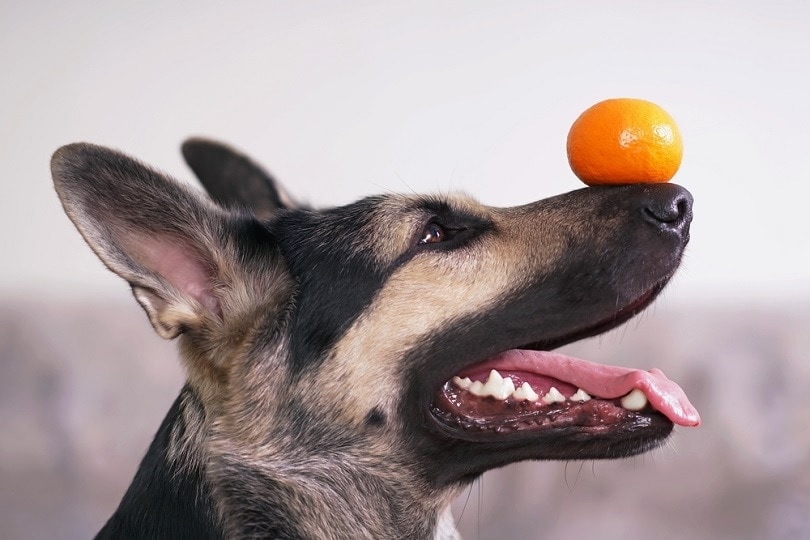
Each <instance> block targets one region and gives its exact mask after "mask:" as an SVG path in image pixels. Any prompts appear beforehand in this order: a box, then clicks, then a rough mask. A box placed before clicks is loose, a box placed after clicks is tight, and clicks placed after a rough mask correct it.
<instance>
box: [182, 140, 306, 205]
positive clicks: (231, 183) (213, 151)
mask: <svg viewBox="0 0 810 540" xmlns="http://www.w3.org/2000/svg"><path fill="white" fill-rule="evenodd" d="M182 152H183V158H185V160H186V163H188V165H189V167H191V170H193V171H194V174H195V175H197V178H199V180H200V182H201V183H202V185H203V187H204V188H205V189H206V191H207V192H208V194H209V195H211V198H212V199H214V201H216V202H217V203H218V204H220V205H221V206H223V207H224V208H232V209H233V208H236V209H244V210H248V211H250V212H251V213H253V215H255V216H256V217H257V218H259V219H268V218H270V217H272V216H273V214H275V213H276V211H277V210H281V209H292V208H301V207H302V205H300V204H298V203H296V202H295V201H294V200H293V199H292V198H291V197H290V196H289V195H288V194H287V192H286V191H284V189H283V188H282V187H281V185H280V184H279V183H278V182H277V181H276V180H275V178H273V176H272V175H271V174H270V173H268V172H267V171H265V170H264V169H263V168H262V167H261V166H259V165H257V164H256V163H255V162H254V161H253V160H251V159H250V158H248V157H247V156H245V155H243V154H240V153H239V152H237V151H235V150H233V149H232V148H230V147H228V146H226V145H224V144H221V143H218V142H215V141H210V140H207V139H199V138H193V139H189V140H187V141H186V142H185V143H183V147H182Z"/></svg>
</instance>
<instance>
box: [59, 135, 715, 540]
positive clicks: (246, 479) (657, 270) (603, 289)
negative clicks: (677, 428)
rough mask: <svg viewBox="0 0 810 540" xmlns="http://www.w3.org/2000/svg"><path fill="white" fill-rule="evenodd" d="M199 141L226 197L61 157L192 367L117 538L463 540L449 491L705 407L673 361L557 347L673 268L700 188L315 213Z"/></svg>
mask: <svg viewBox="0 0 810 540" xmlns="http://www.w3.org/2000/svg"><path fill="white" fill-rule="evenodd" d="M183 153H184V155H185V158H186V160H187V162H188V163H189V165H190V166H191V168H192V170H193V171H194V172H195V173H196V175H197V176H198V177H199V179H200V180H201V182H202V183H203V185H204V186H205V188H206V189H207V191H208V193H209V194H210V197H209V196H206V195H205V194H204V193H203V192H202V191H201V190H198V189H195V188H193V187H191V186H190V185H188V184H183V183H180V182H178V181H176V180H174V179H172V178H170V177H168V176H167V175H165V174H163V173H160V172H158V171H157V170H155V169H152V168H150V167H148V166H146V165H144V164H142V163H140V162H138V161H136V160H135V159H132V158H130V157H127V156H126V155H124V154H122V153H119V152H118V151H114V150H111V149H107V148H104V147H100V146H95V145H91V144H86V143H77V144H71V145H67V146H64V147H62V148H60V149H59V150H57V151H56V153H55V154H54V156H53V158H52V161H51V170H52V174H53V179H54V183H55V187H56V191H57V193H58V195H59V198H60V200H61V202H62V204H63V206H64V209H65V211H66V213H67V215H68V216H69V217H70V219H71V220H72V221H73V223H74V224H75V225H76V227H77V228H78V230H79V232H80V233H81V235H82V236H83V237H84V239H85V240H86V242H87V243H88V244H89V246H90V248H91V249H92V250H93V251H94V252H95V253H96V254H97V255H98V257H99V258H100V259H101V260H102V261H103V263H104V264H105V265H106V266H107V267H108V268H109V269H110V270H112V271H113V272H115V273H116V274H118V275H119V276H121V277H122V278H123V279H124V280H126V281H127V282H128V283H129V285H130V287H131V288H132V292H133V294H134V297H135V299H136V300H137V302H138V303H139V304H140V305H141V306H142V308H143V309H144V310H145V312H146V314H147V316H148V318H149V321H150V322H151V324H152V326H153V327H154V329H155V331H156V332H157V334H159V335H160V336H161V337H163V338H166V339H173V338H177V339H178V341H179V349H180V358H181V361H182V363H183V366H184V368H185V371H186V373H187V382H186V383H185V386H184V387H183V389H182V390H181V392H180V394H179V396H178V398H177V400H176V401H175V402H174V404H173V405H172V407H171V409H170V410H169V412H168V414H167V416H166V418H165V420H164V421H163V423H162V425H161V426H160V428H159V430H158V432H157V434H156V436H155V438H154V441H153V442H152V444H151V446H150V447H149V449H148V451H147V453H146V455H145V457H144V458H143V461H142V463H141V465H140V468H139V469H138V471H137V473H136V475H135V478H134V480H133V482H132V484H131V486H130V487H129V489H128V490H127V491H126V493H125V495H124V496H123V499H122V501H121V503H120V505H119V507H118V509H117V510H116V511H115V513H114V514H113V516H112V517H111V518H110V519H109V521H108V522H107V523H106V525H104V527H103V528H102V529H101V531H100V532H99V534H98V537H99V538H129V537H140V538H195V539H198V538H318V539H321V538H324V539H329V538H416V539H420V538H424V539H428V538H456V537H457V532H456V529H455V525H454V522H453V518H452V516H451V515H450V512H449V505H450V503H451V501H452V500H453V499H454V498H455V497H456V496H457V495H458V494H459V493H460V492H461V491H462V490H463V489H464V488H465V487H466V486H468V485H469V484H470V483H471V482H473V481H474V480H475V479H476V478H478V477H479V476H480V475H481V474H482V473H483V472H485V471H487V470H490V469H494V468H497V467H501V466H504V465H506V464H509V463H513V462H517V461H521V460H582V459H589V460H591V459H610V458H622V457H626V456H632V455H635V454H639V453H642V452H645V451H647V450H649V449H651V448H654V447H656V446H657V445H659V444H661V443H662V442H663V441H664V440H665V439H666V438H667V436H668V435H669V434H670V433H671V431H672V429H673V425H674V424H678V425H682V426H694V425H697V424H699V422H700V418H699V416H698V413H697V411H696V410H695V409H694V407H692V405H691V404H690V403H689V401H688V399H687V398H686V396H685V394H684V393H683V391H682V390H681V389H680V388H679V387H678V386H677V385H676V384H675V383H674V382H671V381H670V380H668V379H667V378H666V377H665V376H664V375H663V374H662V373H661V372H660V371H658V370H655V369H653V370H651V371H641V370H633V369H627V368H618V367H609V366H602V365H599V364H595V363H591V362H588V361H585V360H579V359H575V358H571V357H568V356H565V355H563V354H560V353H557V352H554V349H556V348H558V347H560V346H562V345H565V344H567V343H570V342H573V341H575V340H579V339H582V338H586V337H589V336H594V335H597V334H600V333H602V332H605V331H607V330H610V329H612V328H615V327H616V326H618V325H620V324H622V323H624V322H625V321H627V320H628V319H630V318H631V317H633V316H634V315H636V314H637V313H639V312H640V311H641V310H643V309H644V308H645V307H646V306H648V305H649V304H650V303H651V302H652V301H653V300H654V298H655V297H656V296H657V295H658V293H659V292H660V291H661V290H662V288H663V287H664V286H665V285H666V284H667V282H668V281H669V279H670V277H671V276H672V275H673V273H674V272H675V270H676V268H677V267H678V265H679V263H680V261H681V258H682V254H683V252H684V248H685V246H686V244H687V242H688V240H689V225H690V221H691V219H692V197H691V195H690V194H689V192H688V191H686V190H685V189H684V188H682V187H679V186H677V185H673V184H658V185H625V186H614V187H588V188H583V189H579V190H576V191H572V192H570V193H566V194H562V195H558V196H554V197H550V198H547V199H544V200H540V201H537V202H532V203H530V204H526V205H523V206H518V207H514V208H494V207H489V206H484V205H482V204H480V203H478V202H476V201H475V200H473V199H472V198H470V197H468V196H465V195H461V194H453V195H443V196H436V195H432V196H418V195H383V196H374V197H368V198H364V199H361V200H359V201H357V202H355V203H352V204H348V205H345V206H340V207H335V208H328V209H322V210H316V209H313V208H310V207H308V206H306V205H302V204H299V203H297V202H296V201H295V200H294V199H293V198H292V197H290V195H289V194H287V192H286V191H284V190H283V189H282V188H281V187H280V186H279V184H278V183H277V182H276V181H275V179H274V178H273V177H272V176H271V175H270V174H269V173H267V172H266V171H264V170H263V169H262V168H261V167H260V166H258V165H256V164H255V163H254V162H253V161H252V160H251V159H250V158H248V157H246V156H244V155H242V154H241V153H239V152H237V151H235V150H232V149H231V148H229V147H228V146H225V145H222V144H219V143H216V142H212V141H207V140H203V139H192V140H190V141H188V142H186V143H185V144H184V146H183Z"/></svg>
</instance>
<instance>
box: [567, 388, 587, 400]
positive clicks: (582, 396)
mask: <svg viewBox="0 0 810 540" xmlns="http://www.w3.org/2000/svg"><path fill="white" fill-rule="evenodd" d="M569 399H570V400H571V401H579V402H580V403H585V402H586V401H590V399H591V396H589V395H588V393H587V392H586V391H585V390H583V389H582V388H578V389H577V392H576V393H575V394H574V395H573V396H571V397H570V398H569Z"/></svg>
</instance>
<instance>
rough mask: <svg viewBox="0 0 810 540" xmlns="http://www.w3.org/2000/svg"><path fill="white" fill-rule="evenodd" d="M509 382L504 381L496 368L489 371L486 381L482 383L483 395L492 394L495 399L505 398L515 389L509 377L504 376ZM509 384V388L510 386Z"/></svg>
mask: <svg viewBox="0 0 810 540" xmlns="http://www.w3.org/2000/svg"><path fill="white" fill-rule="evenodd" d="M506 380H508V381H509V382H508V383H506V382H505V380H504V378H503V377H501V374H500V373H498V372H497V371H496V370H494V369H493V370H492V371H490V372H489V377H488V378H487V382H486V383H485V384H484V388H483V392H484V395H485V396H492V397H494V398H495V399H506V398H508V397H509V396H510V395H511V394H512V392H514V391H515V384H514V383H513V382H512V379H510V378H509V377H507V378H506ZM510 386H511V390H510V388H509V387H510Z"/></svg>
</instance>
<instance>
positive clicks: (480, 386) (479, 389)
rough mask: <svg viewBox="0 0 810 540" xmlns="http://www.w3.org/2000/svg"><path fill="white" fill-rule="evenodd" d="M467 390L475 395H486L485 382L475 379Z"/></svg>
mask: <svg viewBox="0 0 810 540" xmlns="http://www.w3.org/2000/svg"><path fill="white" fill-rule="evenodd" d="M467 391H468V392H469V393H471V394H472V395H474V396H478V397H484V396H485V395H486V394H485V393H484V383H482V382H481V381H475V382H474V383H472V384H471V385H470V387H469V388H467Z"/></svg>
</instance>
